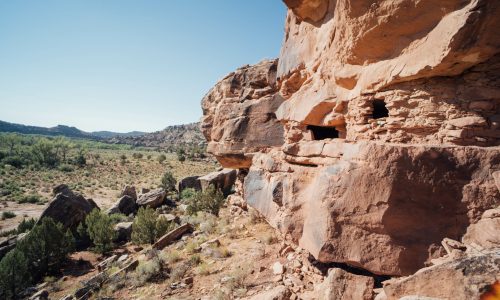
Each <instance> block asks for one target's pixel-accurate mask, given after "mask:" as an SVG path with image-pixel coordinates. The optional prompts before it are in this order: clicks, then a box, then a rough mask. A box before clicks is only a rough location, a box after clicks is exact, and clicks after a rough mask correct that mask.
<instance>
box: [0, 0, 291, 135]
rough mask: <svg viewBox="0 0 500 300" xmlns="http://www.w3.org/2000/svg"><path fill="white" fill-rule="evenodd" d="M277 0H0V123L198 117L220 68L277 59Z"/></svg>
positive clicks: (91, 123)
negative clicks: (205, 95)
mask: <svg viewBox="0 0 500 300" xmlns="http://www.w3.org/2000/svg"><path fill="white" fill-rule="evenodd" d="M285 13H286V8H285V6H284V4H283V3H282V1H280V0H252V1H243V0H210V1H207V0H43V1H40V0H18V1H17V0H16V1H0V120H4V121H8V122H14V123H22V124H28V125H38V126H55V125H57V124H64V125H71V126H76V127H78V128H80V129H83V130H86V131H95V130H112V131H119V132H125V131H131V130H141V131H155V130H160V129H163V128H164V127H166V126H168V125H174V124H183V123H190V122H195V121H198V120H199V118H200V117H201V108H200V100H201V98H202V97H203V95H204V94H205V93H206V92H207V91H208V90H209V89H210V88H211V87H212V86H213V85H214V84H215V83H216V82H217V80H219V79H220V78H222V77H223V76H224V75H225V74H227V73H229V72H231V71H232V70H234V69H236V68H237V67H239V66H241V65H244V64H253V63H256V62H258V61H260V60H261V59H264V58H273V57H277V56H278V54H279V49H280V46H281V43H282V40H283V27H284V19H285Z"/></svg>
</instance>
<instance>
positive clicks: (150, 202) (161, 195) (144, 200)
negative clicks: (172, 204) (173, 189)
mask: <svg viewBox="0 0 500 300" xmlns="http://www.w3.org/2000/svg"><path fill="white" fill-rule="evenodd" d="M166 195H167V193H166V192H165V190H163V189H161V188H160V189H155V190H152V191H149V192H147V193H145V194H141V195H140V196H139V199H137V205H138V206H145V207H151V208H157V207H159V206H161V205H162V204H163V202H164V201H165V197H166Z"/></svg>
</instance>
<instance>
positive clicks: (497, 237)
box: [462, 207, 500, 249]
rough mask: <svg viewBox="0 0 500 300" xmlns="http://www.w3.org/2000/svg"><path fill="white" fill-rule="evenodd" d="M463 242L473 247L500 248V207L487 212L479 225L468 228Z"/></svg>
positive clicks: (475, 224)
mask: <svg viewBox="0 0 500 300" xmlns="http://www.w3.org/2000/svg"><path fill="white" fill-rule="evenodd" d="M462 241H463V242H464V243H465V244H467V245H473V247H477V246H479V247H481V248H486V249H488V248H500V207H497V208H494V209H490V210H487V211H485V212H484V213H483V215H482V216H481V219H479V221H477V223H474V224H471V225H470V226H469V227H467V232H466V233H465V235H464V236H463V238H462Z"/></svg>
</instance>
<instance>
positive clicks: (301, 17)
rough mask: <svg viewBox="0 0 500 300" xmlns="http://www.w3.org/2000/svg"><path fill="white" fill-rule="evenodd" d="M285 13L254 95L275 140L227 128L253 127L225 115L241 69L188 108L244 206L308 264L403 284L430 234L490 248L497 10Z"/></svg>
mask: <svg viewBox="0 0 500 300" xmlns="http://www.w3.org/2000/svg"><path fill="white" fill-rule="evenodd" d="M284 2H285V3H286V5H287V6H288V8H289V10H288V15H287V19H286V26H285V39H284V43H283V46H282V49H281V53H280V57H279V59H278V63H277V64H278V66H277V71H276V73H277V75H276V76H277V79H276V83H274V81H268V82H267V84H269V87H268V88H267V89H266V87H265V86H261V85H259V89H260V90H268V91H273V92H272V94H273V95H274V96H273V97H274V99H278V100H279V102H280V103H281V104H279V107H278V108H277V109H274V108H275V107H277V106H274V104H273V106H272V107H273V110H272V112H273V113H274V112H275V114H276V118H277V120H279V122H280V123H278V122H275V121H274V120H273V124H275V125H276V126H278V125H279V124H281V125H282V126H283V128H282V129H281V130H282V132H283V136H284V140H283V141H280V143H279V144H274V145H273V144H266V145H265V147H261V146H262V143H255V141H254V140H252V138H253V137H254V135H253V134H255V133H253V131H252V132H250V131H245V130H242V129H241V127H240V126H239V123H238V122H236V121H235V120H239V118H244V119H245V123H252V119H253V118H255V120H256V121H254V122H255V123H253V124H256V125H259V124H260V123H259V122H260V121H259V120H261V118H262V116H263V115H264V114H263V111H260V112H259V114H252V113H251V112H252V110H249V111H247V112H245V111H244V110H238V109H237V107H241V106H240V105H245V103H246V101H244V99H247V98H248V97H246V96H245V97H243V95H245V92H243V91H245V90H246V88H241V87H242V86H243V87H246V86H247V85H245V84H242V82H250V81H249V79H248V78H250V77H251V76H247V77H246V78H247V80H246V81H245V80H241V79H240V78H241V77H238V76H241V75H239V74H243V73H244V72H250V71H249V70H250V69H252V68H255V66H254V67H246V68H244V69H238V70H237V71H236V72H235V73H232V74H230V75H229V76H228V77H226V78H225V79H223V80H222V81H221V82H219V83H218V84H217V85H216V87H214V89H212V91H211V92H210V93H209V94H208V95H207V96H206V97H205V99H204V101H203V111H204V120H203V124H204V127H203V128H204V131H205V136H206V138H207V140H208V141H209V150H210V151H211V152H212V153H214V154H215V155H216V156H217V158H218V160H219V161H220V162H221V163H222V164H223V165H224V166H226V167H231V168H241V169H244V172H243V173H242V174H248V175H247V176H246V177H245V178H244V179H241V180H240V179H239V180H238V181H239V182H243V184H242V187H241V189H240V191H241V193H240V194H241V195H243V196H244V199H245V200H246V201H247V203H248V204H249V205H250V206H252V207H253V208H255V209H257V210H258V211H259V212H260V213H261V214H262V215H263V216H264V217H265V218H266V219H267V221H268V222H269V223H270V224H271V225H272V226H274V227H275V228H276V229H278V230H279V231H280V232H281V233H283V236H284V237H285V238H286V239H288V240H291V241H293V242H294V243H296V244H298V245H300V246H301V247H302V248H304V249H306V250H307V251H309V252H310V253H311V254H313V255H314V257H315V258H316V259H318V260H320V261H322V262H339V263H345V264H349V265H352V266H355V267H358V268H363V269H366V270H369V271H370V272H372V273H375V274H385V275H409V274H412V273H414V272H415V271H417V270H418V269H420V268H422V267H424V266H426V265H429V264H430V263H431V260H432V259H435V258H438V257H441V256H443V255H444V254H446V251H445V249H444V247H443V245H442V244H441V241H442V240H443V239H445V238H449V239H452V240H456V241H464V242H465V243H468V242H470V243H474V244H475V245H477V246H478V247H486V248H491V247H496V245H497V241H498V234H495V233H493V234H494V236H493V237H489V236H487V235H488V232H491V231H495V230H496V229H495V228H496V227H497V224H498V217H497V214H496V213H494V212H493V213H492V212H491V211H490V210H494V209H496V208H497V207H498V206H499V205H500V192H499V188H500V171H499V170H500V147H499V145H500V55H499V53H500V31H498V30H494V29H493V28H500V3H498V2H494V1H484V0H479V1H476V0H466V1H458V0H451V1H444V2H443V1H440V2H435V1H434V2H433V1H414V0H403V1H397V2H394V1H389V0H380V1H375V2H373V1H372V2H362V1H361V2H360V1H349V0H342V1H333V0H285V1H284ZM266 68H267V67H266ZM250 73H252V74H253V72H250ZM250 73H249V74H250ZM264 73H265V72H264ZM264 73H262V74H264ZM254 77H255V76H253V77H251V78H254ZM260 82H262V83H263V84H264V83H266V82H265V80H261V81H260ZM232 91H238V93H237V94H236V96H235V94H234V93H233V92H232ZM268 95H271V94H268ZM267 107H270V106H267ZM222 108H224V109H222ZM236 111H237V113H234V112H236ZM228 116H230V117H228ZM266 124H268V123H266ZM248 128H252V129H253V128H258V134H259V136H260V135H261V134H264V133H265V131H266V127H265V126H260V127H259V126H252V127H248ZM272 132H273V136H274V135H276V134H277V132H279V130H278V129H276V127H273V130H272ZM240 133H241V134H240ZM250 158H252V162H251V164H250ZM247 172H248V173H247ZM487 211H489V212H487Z"/></svg>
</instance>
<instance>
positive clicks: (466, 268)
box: [384, 251, 500, 300]
mask: <svg viewBox="0 0 500 300" xmlns="http://www.w3.org/2000/svg"><path fill="white" fill-rule="evenodd" d="M499 279H500V251H494V252H485V253H482V254H479V255H473V256H468V257H465V258H462V259H458V260H453V261H450V262H447V263H444V264H440V265H437V266H433V267H429V268H425V269H422V270H420V271H419V272H417V273H416V274H414V275H412V276H409V277H404V278H397V279H393V280H389V281H386V282H384V292H385V295H386V299H387V300H396V299H402V297H405V296H419V297H429V298H432V299H457V300H468V299H479V297H480V295H481V294H483V293H485V292H486V291H487V289H486V288H487V287H488V286H489V285H492V284H494V283H495V282H496V281H498V280H499Z"/></svg>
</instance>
